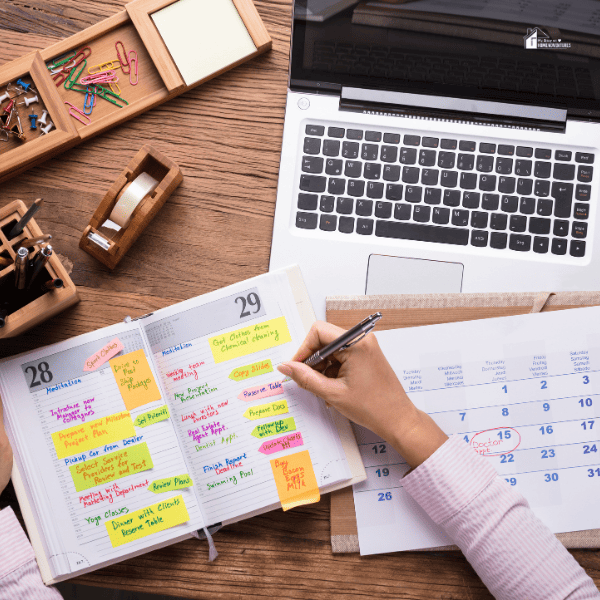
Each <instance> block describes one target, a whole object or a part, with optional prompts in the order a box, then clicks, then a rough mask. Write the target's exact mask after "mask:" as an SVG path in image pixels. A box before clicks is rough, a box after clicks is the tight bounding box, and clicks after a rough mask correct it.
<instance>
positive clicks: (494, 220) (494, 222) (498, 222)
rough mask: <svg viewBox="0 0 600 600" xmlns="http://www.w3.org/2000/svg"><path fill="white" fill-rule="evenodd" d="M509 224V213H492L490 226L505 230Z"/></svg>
mask: <svg viewBox="0 0 600 600" xmlns="http://www.w3.org/2000/svg"><path fill="white" fill-rule="evenodd" d="M507 225H508V215H503V214H502V213H492V216H491V218H490V228H491V229H495V230H497V231H504V229H506V226H507Z"/></svg>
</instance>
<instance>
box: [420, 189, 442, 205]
mask: <svg viewBox="0 0 600 600" xmlns="http://www.w3.org/2000/svg"><path fill="white" fill-rule="evenodd" d="M424 200H425V204H439V203H440V202H441V201H442V190H440V188H430V187H428V188H425V197H424Z"/></svg>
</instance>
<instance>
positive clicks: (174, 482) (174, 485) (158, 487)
mask: <svg viewBox="0 0 600 600" xmlns="http://www.w3.org/2000/svg"><path fill="white" fill-rule="evenodd" d="M191 485H194V484H193V483H192V478H191V477H190V476H189V475H177V477H168V478H167V479H156V480H155V481H153V482H152V483H151V484H150V485H149V486H148V491H149V492H153V493H154V494H160V493H162V492H171V491H172V490H181V489H183V488H187V487H190V486H191Z"/></svg>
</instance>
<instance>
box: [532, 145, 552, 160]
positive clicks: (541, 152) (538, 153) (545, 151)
mask: <svg viewBox="0 0 600 600" xmlns="http://www.w3.org/2000/svg"><path fill="white" fill-rule="evenodd" d="M535 157H536V158H541V159H542V160H550V159H551V158H552V150H550V149H549V148H536V149H535Z"/></svg>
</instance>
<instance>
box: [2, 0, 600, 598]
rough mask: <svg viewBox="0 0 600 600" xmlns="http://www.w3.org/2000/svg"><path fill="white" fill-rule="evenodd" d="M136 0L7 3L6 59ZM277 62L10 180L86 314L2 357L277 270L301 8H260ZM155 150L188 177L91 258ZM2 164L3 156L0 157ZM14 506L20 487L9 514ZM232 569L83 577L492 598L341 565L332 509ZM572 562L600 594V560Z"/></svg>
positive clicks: (453, 570) (304, 593)
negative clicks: (91, 232) (132, 171)
mask: <svg viewBox="0 0 600 600" xmlns="http://www.w3.org/2000/svg"><path fill="white" fill-rule="evenodd" d="M124 4H125V0H122V1H121V0H76V1H73V0H4V1H3V2H2V3H1V5H0V63H3V62H5V61H8V60H11V59H13V58H17V57H18V56H21V55H22V54H24V53H26V52H28V51H30V50H35V49H41V48H43V47H45V46H48V45H49V44H51V43H53V42H55V41H57V40H58V39H60V38H64V37H67V36H69V35H72V34H73V33H76V32H77V31H80V30H81V29H84V28H85V27H88V26H90V25H92V24H94V23H96V22H98V21H100V20H102V19H104V18H106V17H108V16H110V15H112V14H114V13H116V12H117V11H119V10H121V9H122V7H123V5H124ZM255 4H256V6H257V8H258V11H259V13H260V15H261V17H262V19H263V21H264V22H265V24H266V26H267V29H268V30H269V32H270V34H271V36H272V38H273V50H272V51H271V52H270V53H267V54H266V55H263V56H261V57H259V58H257V59H255V60H253V61H251V62H249V63H247V64H245V65H242V66H240V67H238V68H236V69H234V70H233V71H230V72H228V73H225V74H224V75H222V76H220V77H219V78H217V79H214V80H212V81H211V82H209V83H207V84H205V85H202V86H200V87H199V88H196V89H194V90H192V91H190V92H187V93H186V94H184V95H182V96H180V97H178V98H175V99H174V100H171V101H170V102H168V103H166V104H164V105H162V106H160V107H158V108H156V109H154V110H152V111H150V112H147V113H145V114H143V115H140V116H138V117H137V118H135V119H134V120H132V121H129V122H128V123H126V124H124V125H122V126H120V127H117V128H115V129H113V130H111V131H109V132H108V133H105V134H103V135H100V136H98V137H96V138H94V139H92V140H90V141H88V142H86V143H84V144H80V145H79V146H77V147H76V148H74V149H72V150H69V151H67V152H65V153H64V154H62V155H60V156H58V157H56V158H54V159H52V160H49V161H48V162H46V163H44V164H43V165H41V166H39V167H36V168H34V169H32V170H30V171H28V172H26V173H25V174H23V175H21V176H19V177H17V178H15V179H13V180H9V181H8V182H6V183H3V184H2V186H1V188H0V206H4V205H5V204H7V203H9V202H11V201H12V200H14V199H16V198H20V199H22V200H24V201H25V202H26V203H30V202H31V201H32V200H33V199H35V198H36V197H39V196H42V197H44V199H45V201H46V202H45V206H44V208H43V210H42V211H41V212H40V213H38V215H37V216H36V219H37V220H38V222H39V223H40V225H41V227H42V229H43V230H44V231H47V232H49V233H52V234H53V235H54V239H53V242H52V243H53V245H54V246H55V248H56V249H57V251H58V252H59V253H60V254H62V255H63V256H65V257H67V258H68V260H69V261H71V262H72V263H73V273H72V278H73V281H74V282H75V284H76V285H77V286H78V289H79V294H80V297H81V302H80V304H78V305H77V306H75V307H74V308H72V309H69V310H68V311H67V312H65V313H63V314H62V315H59V316H58V317H56V318H54V319H53V320H52V321H49V322H47V323H44V324H43V325H40V326H38V327H37V328H35V329H33V330H31V331H29V332H27V333H26V334H24V335H23V336H21V337H19V338H16V339H12V340H2V341H0V357H5V356H10V355H13V354H16V353H18V352H22V351H25V350H31V349H33V348H35V347H37V346H40V345H44V344H49V343H53V342H58V341H60V340H63V339H65V338H69V337H72V336H74V335H79V334H82V333H86V332H89V331H92V330H94V329H98V328H100V327H104V326H107V325H111V324H113V323H116V322H117V321H119V320H121V319H123V318H124V317H125V316H127V315H131V316H137V315H140V314H144V313H146V312H149V311H151V310H154V309H157V308H161V307H164V306H167V305H169V304H172V303H174V302H177V301H180V300H185V299H187V298H190V297H192V296H196V295H199V294H204V293H206V292H210V291H211V290H214V289H217V288H220V287H222V286H225V285H229V284H232V283H234V282H237V281H240V280H241V279H245V278H247V277H253V276H255V275H259V274H261V273H265V272H266V271H267V270H268V266H269V249H270V243H271V231H272V227H273V214H274V210H275V197H276V187H277V174H278V169H279V154H280V149H281V137H282V130H283V116H284V106H285V95H286V82H287V67H288V54H289V37H290V23H291V0H255ZM145 143H151V144H154V145H155V146H156V147H157V148H158V149H159V150H161V151H162V152H164V153H165V154H166V155H167V156H168V157H170V158H172V159H173V160H175V161H176V162H178V163H179V165H180V166H181V168H182V170H183V173H184V177H185V178H184V181H183V184H182V185H181V187H180V188H179V189H178V190H177V191H176V192H175V193H174V194H173V196H172V197H171V198H170V199H169V200H168V201H167V203H166V205H165V206H164V207H163V209H162V210H161V212H160V213H159V215H158V217H157V218H156V219H155V220H154V222H153V223H152V224H151V225H150V226H149V227H148V228H147V229H146V231H145V233H144V234H143V235H142V237H141V238H140V239H139V240H138V242H137V243H136V244H135V245H134V246H133V247H132V248H131V250H130V251H129V253H128V254H127V256H126V257H125V258H124V260H123V261H122V262H121V264H120V265H119V266H118V267H117V269H116V270H115V271H114V272H112V273H111V272H110V271H109V270H108V269H106V268H105V267H104V266H103V265H101V264H100V263H99V262H97V261H96V260H94V259H93V258H92V257H90V256H89V255H87V254H86V253H84V252H83V251H81V250H80V249H79V248H78V242H79V238H80V236H81V233H82V231H83V229H84V227H85V226H86V225H87V223H88V222H89V219H90V216H91V215H92V213H93V212H94V210H95V209H96V207H97V206H98V204H99V202H100V200H101V198H102V196H103V194H104V192H105V191H106V190H107V189H108V187H109V186H110V185H111V183H112V182H113V181H114V180H115V179H116V177H117V175H118V174H119V172H120V171H121V169H122V168H123V165H125V164H126V163H127V162H128V161H129V160H130V158H131V157H132V156H133V155H134V154H135V152H136V151H137V150H138V149H139V148H140V147H141V146H142V145H143V144H145ZM0 160H1V159H0ZM10 501H12V503H13V504H14V505H15V507H16V503H14V497H13V496H11V492H10V490H8V491H7V492H6V493H5V494H4V495H3V497H2V502H1V503H0V504H2V505H3V506H4V505H6V503H7V502H10ZM215 543H216V545H217V549H218V551H219V558H218V559H217V560H216V561H215V562H214V563H210V564H209V563H208V562H207V555H208V551H207V547H206V544H200V543H198V542H197V541H196V540H188V541H186V542H182V543H180V544H177V545H175V546H171V547H169V548H165V549H163V550H159V551H155V552H151V553H149V554H146V555H144V556H141V557H138V558H135V559H131V560H128V561H126V562H123V563H120V564H118V565H114V566H112V567H109V568H106V569H103V570H101V571H96V572H95V573H91V574H89V575H85V576H83V577H80V578H78V579H77V580H76V581H78V582H80V583H82V584H87V585H94V586H104V587H114V588H121V589H127V590H134V591H144V592H154V593H163V594H172V595H176V596H182V597H186V598H207V599H208V598H210V599H211V600H217V599H222V600H234V599H235V600H237V599H240V598H244V600H262V599H265V598H277V599H288V598H289V599H302V600H320V599H323V600H331V599H342V598H344V599H346V598H353V599H357V600H358V599H368V598H378V599H380V600H382V599H386V598H398V599H400V598H403V599H411V600H419V599H423V600H432V599H439V600H442V599H444V600H451V599H452V600H459V599H461V600H462V599H464V600H480V599H484V598H491V595H490V594H489V592H488V591H487V590H486V588H485V586H484V585H483V584H482V583H481V581H480V580H479V578H478V577H477V575H476V574H475V573H474V571H473V570H472V569H471V567H470V566H469V564H468V563H467V562H466V560H465V559H464V557H463V556H462V555H461V554H460V553H458V552H449V553H416V552H415V553H398V554H390V555H382V556H372V557H364V558H361V557H360V556H358V555H333V554H332V553H331V546H330V542H329V499H328V497H325V498H323V500H322V501H321V502H320V503H319V504H318V505H315V506H309V507H303V508H298V509H294V510H292V511H289V512H286V513H283V512H282V511H281V510H279V511H275V512H272V513H269V514H267V515H263V516H261V517H256V518H253V519H249V520H247V521H244V522H242V523H239V524H237V525H233V526H229V527H226V528H225V529H223V530H221V531H220V532H218V533H217V534H216V535H215ZM573 555H574V556H575V557H576V559H577V560H578V561H579V562H580V563H581V564H582V565H583V566H584V567H585V569H586V570H587V572H588V573H589V574H590V575H591V576H592V577H594V579H595V580H596V582H600V555H599V554H598V552H596V551H575V552H573Z"/></svg>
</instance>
